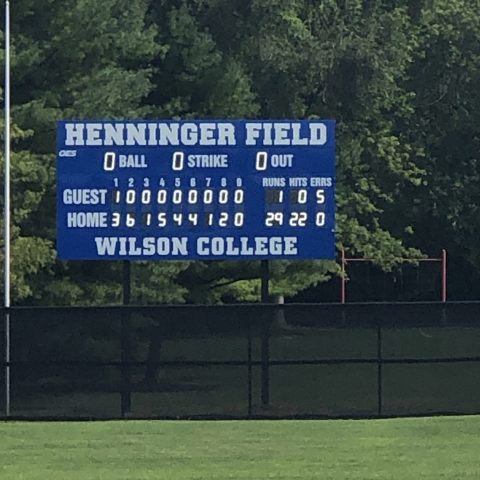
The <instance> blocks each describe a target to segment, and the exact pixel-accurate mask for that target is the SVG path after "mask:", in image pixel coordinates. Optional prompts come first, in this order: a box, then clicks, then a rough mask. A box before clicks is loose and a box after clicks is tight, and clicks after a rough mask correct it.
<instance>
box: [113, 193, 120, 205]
mask: <svg viewBox="0 0 480 480" xmlns="http://www.w3.org/2000/svg"><path fill="white" fill-rule="evenodd" d="M120 200H121V194H120V190H114V191H113V192H112V203H116V204H118V203H120Z"/></svg>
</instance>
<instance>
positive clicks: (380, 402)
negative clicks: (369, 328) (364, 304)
mask: <svg viewBox="0 0 480 480" xmlns="http://www.w3.org/2000/svg"><path fill="white" fill-rule="evenodd" d="M382 342H383V335H382V326H381V325H379V326H378V328H377V407H378V409H377V416H378V417H381V416H382V415H383V369H382V366H383V365H382V360H383V345H382Z"/></svg>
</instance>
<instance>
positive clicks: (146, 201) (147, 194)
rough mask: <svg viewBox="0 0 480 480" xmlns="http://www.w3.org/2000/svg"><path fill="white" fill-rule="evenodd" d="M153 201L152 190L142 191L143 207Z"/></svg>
mask: <svg viewBox="0 0 480 480" xmlns="http://www.w3.org/2000/svg"><path fill="white" fill-rule="evenodd" d="M151 199H152V192H151V191H150V190H143V191H142V203H143V205H148V204H149V203H150V200H151Z"/></svg>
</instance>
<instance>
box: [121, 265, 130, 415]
mask: <svg viewBox="0 0 480 480" xmlns="http://www.w3.org/2000/svg"><path fill="white" fill-rule="evenodd" d="M122 267H123V305H124V306H125V307H127V306H128V305H130V299H131V268H132V266H131V263H130V262H129V261H128V260H124V261H123V262H122ZM130 328H131V325H130V311H129V310H128V308H125V309H124V310H123V312H122V315H121V364H122V365H121V372H122V391H121V414H122V417H124V416H125V414H126V413H128V412H131V411H132V394H131V383H130V361H131V344H130Z"/></svg>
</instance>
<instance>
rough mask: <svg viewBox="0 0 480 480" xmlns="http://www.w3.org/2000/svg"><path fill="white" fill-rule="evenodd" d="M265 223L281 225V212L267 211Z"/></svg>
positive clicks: (271, 225)
mask: <svg viewBox="0 0 480 480" xmlns="http://www.w3.org/2000/svg"><path fill="white" fill-rule="evenodd" d="M265 225H266V226H267V227H275V226H277V225H283V213H282V212H267V217H266V218H265Z"/></svg>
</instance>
